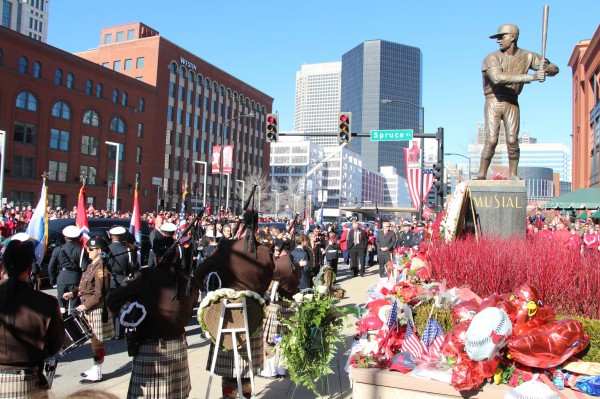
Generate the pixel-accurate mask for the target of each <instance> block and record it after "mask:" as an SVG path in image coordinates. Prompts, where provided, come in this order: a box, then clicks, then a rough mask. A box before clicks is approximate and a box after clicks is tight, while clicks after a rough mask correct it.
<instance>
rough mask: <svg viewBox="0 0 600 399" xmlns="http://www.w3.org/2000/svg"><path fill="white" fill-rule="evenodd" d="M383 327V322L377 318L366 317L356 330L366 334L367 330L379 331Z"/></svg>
mask: <svg viewBox="0 0 600 399" xmlns="http://www.w3.org/2000/svg"><path fill="white" fill-rule="evenodd" d="M381 327H383V322H382V321H381V320H380V319H379V317H377V316H367V317H365V318H364V319H362V321H361V323H360V326H359V328H358V330H359V331H361V332H366V331H368V330H379V329H380V328H381Z"/></svg>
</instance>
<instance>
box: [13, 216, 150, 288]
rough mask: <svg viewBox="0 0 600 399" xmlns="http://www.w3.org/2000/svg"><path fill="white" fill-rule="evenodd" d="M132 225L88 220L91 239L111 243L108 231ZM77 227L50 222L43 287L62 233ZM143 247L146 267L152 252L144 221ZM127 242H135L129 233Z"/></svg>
mask: <svg viewBox="0 0 600 399" xmlns="http://www.w3.org/2000/svg"><path fill="white" fill-rule="evenodd" d="M130 223H131V219H125V218H122V219H118V218H90V219H88V224H89V228H90V237H94V236H102V237H104V238H106V239H107V241H108V242H110V235H109V234H108V230H110V229H111V228H113V227H115V226H123V227H125V229H127V230H129V225H130ZM70 225H75V219H73V218H70V219H51V220H49V221H48V246H47V249H46V254H45V256H44V259H43V260H42V264H41V265H40V277H41V279H42V285H44V283H46V282H47V280H48V263H50V257H51V256H52V251H53V250H54V248H56V247H57V246H59V245H62V244H64V242H65V238H64V236H63V234H62V231H63V229H64V228H65V227H67V226H70ZM141 230H142V245H141V251H142V252H141V254H142V265H146V264H147V263H148V254H149V252H150V240H149V239H148V236H149V234H150V226H148V223H146V221H142V226H141ZM9 240H10V237H9V238H8V239H7V240H5V241H4V242H3V243H2V245H3V246H4V245H6V244H7V243H8V242H9ZM127 242H129V243H131V244H133V243H134V242H135V239H134V237H133V236H132V235H131V234H130V233H129V232H127Z"/></svg>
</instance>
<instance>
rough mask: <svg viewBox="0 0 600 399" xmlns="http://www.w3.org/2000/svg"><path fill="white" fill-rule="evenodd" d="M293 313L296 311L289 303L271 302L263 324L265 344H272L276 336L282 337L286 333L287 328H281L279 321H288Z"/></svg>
mask: <svg viewBox="0 0 600 399" xmlns="http://www.w3.org/2000/svg"><path fill="white" fill-rule="evenodd" d="M295 313H296V309H295V308H294V307H293V306H292V304H291V303H289V302H285V301H273V302H271V304H270V305H269V306H268V307H267V317H266V318H265V322H264V324H263V331H264V338H265V342H266V343H267V344H273V343H274V342H273V339H274V338H275V336H276V335H283V334H285V333H286V332H287V331H286V330H287V328H285V327H284V326H283V324H282V323H281V320H283V319H289V318H290V317H292V316H293V315H294V314H295Z"/></svg>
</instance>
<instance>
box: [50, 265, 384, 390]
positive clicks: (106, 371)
mask: <svg viewBox="0 0 600 399" xmlns="http://www.w3.org/2000/svg"><path fill="white" fill-rule="evenodd" d="M340 260H341V259H340ZM340 263H341V262H340ZM378 270H379V266H378V265H375V266H372V267H370V268H369V269H367V273H366V274H365V277H354V278H352V277H351V275H352V273H351V272H350V271H349V269H348V267H347V266H345V265H341V264H340V268H339V276H338V279H337V281H336V284H339V285H340V286H341V287H342V288H344V289H345V290H346V297H345V298H343V299H342V300H340V303H339V306H352V305H363V304H364V303H365V302H366V300H367V291H368V289H369V288H370V287H371V286H372V285H373V284H375V282H376V281H377V279H378V277H379V273H378ZM46 292H48V293H51V294H55V293H56V290H48V291H46ZM194 314H196V311H194ZM355 321H356V318H354V316H349V319H348V323H346V324H352V326H350V327H345V329H344V336H345V345H340V347H339V350H338V354H337V357H336V358H334V359H333V361H332V363H331V368H332V370H333V371H334V374H332V375H329V378H328V379H327V383H324V384H322V385H320V386H319V385H318V386H319V392H321V393H322V394H326V395H324V396H323V397H328V398H329V397H330V398H344V399H345V398H351V397H352V388H351V387H350V381H349V379H348V374H347V373H346V371H345V370H344V367H345V365H346V361H347V357H348V353H349V349H350V345H351V344H352V336H353V335H354V334H355V333H356V330H355V328H354V326H353V325H354V322H355ZM186 331H187V341H188V357H189V366H190V374H191V381H192V391H191V394H190V398H205V397H206V391H207V387H208V380H209V374H210V373H209V372H208V371H206V363H207V358H208V350H209V347H210V341H209V340H207V339H204V338H202V337H201V336H200V326H199V325H198V322H197V321H196V319H195V317H194V318H193V319H192V320H190V323H189V324H188V326H187V328H186ZM106 351H107V356H106V358H105V361H104V364H103V365H102V375H103V378H102V381H101V382H99V383H96V384H86V385H82V384H80V383H79V381H80V380H81V377H80V373H81V372H83V371H86V370H88V369H89V368H90V367H91V366H92V351H91V347H90V343H89V341H88V342H87V343H85V344H84V345H82V346H80V347H79V348H77V349H75V350H73V351H72V352H70V353H68V354H67V355H65V356H64V357H62V358H59V364H58V369H57V372H56V377H55V379H54V385H53V387H52V390H51V391H50V393H51V397H53V398H64V397H65V396H67V395H69V394H72V393H74V392H76V391H78V390H80V389H90V388H91V389H98V390H102V391H106V392H110V393H112V394H114V395H116V396H117V397H119V398H125V397H126V396H127V389H128V386H129V379H130V377H131V358H130V357H129V356H128V355H127V345H126V343H125V341H124V340H120V341H119V340H111V341H108V342H106ZM255 385H256V394H255V396H256V397H257V398H265V399H270V398H272V399H283V398H292V397H293V398H296V399H308V398H314V397H315V395H314V394H313V393H312V392H310V391H308V390H307V389H305V388H303V387H297V386H296V384H294V383H293V382H292V381H291V380H290V378H289V376H288V377H286V378H282V379H275V378H263V377H258V376H257V377H256V378H255ZM220 397H221V377H218V376H214V377H213V381H212V386H211V389H210V396H209V398H210V399H216V398H220Z"/></svg>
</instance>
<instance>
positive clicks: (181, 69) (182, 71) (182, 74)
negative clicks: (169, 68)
mask: <svg viewBox="0 0 600 399" xmlns="http://www.w3.org/2000/svg"><path fill="white" fill-rule="evenodd" d="M186 72H187V71H186V70H185V67H183V66H181V67H179V79H185V73H186Z"/></svg>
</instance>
